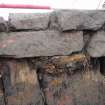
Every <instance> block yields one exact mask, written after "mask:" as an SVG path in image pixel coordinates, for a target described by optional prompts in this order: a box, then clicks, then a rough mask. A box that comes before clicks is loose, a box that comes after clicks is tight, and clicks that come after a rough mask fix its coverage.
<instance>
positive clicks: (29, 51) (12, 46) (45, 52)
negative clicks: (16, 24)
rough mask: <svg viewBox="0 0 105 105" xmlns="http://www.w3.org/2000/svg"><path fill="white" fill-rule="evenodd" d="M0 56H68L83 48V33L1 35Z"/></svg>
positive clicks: (46, 32) (44, 32)
mask: <svg viewBox="0 0 105 105" xmlns="http://www.w3.org/2000/svg"><path fill="white" fill-rule="evenodd" d="M0 37H1V38H0V55H2V56H3V55H4V56H11V57H17V58H18V57H33V56H54V55H69V54H71V53H72V52H78V51H81V50H82V48H83V44H84V43H83V32H81V31H77V32H67V33H62V34H61V33H59V32H58V31H51V30H47V31H36V32H13V33H7V34H6V33H1V35H0Z"/></svg>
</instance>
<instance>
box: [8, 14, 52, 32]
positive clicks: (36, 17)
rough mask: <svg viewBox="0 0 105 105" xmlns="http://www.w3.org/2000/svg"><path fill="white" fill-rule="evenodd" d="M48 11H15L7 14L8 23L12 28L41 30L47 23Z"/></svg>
mask: <svg viewBox="0 0 105 105" xmlns="http://www.w3.org/2000/svg"><path fill="white" fill-rule="evenodd" d="M49 15H50V14H49V13H46V14H45V13H43V14H41V13H36V14H32V13H30V14H27V13H26V14H25V13H22V14H21V13H17V14H16V13H15V14H10V15H9V24H10V28H11V29H12V30H24V29H28V30H29V29H32V30H41V29H43V30H44V29H46V28H47V27H48V23H49Z"/></svg>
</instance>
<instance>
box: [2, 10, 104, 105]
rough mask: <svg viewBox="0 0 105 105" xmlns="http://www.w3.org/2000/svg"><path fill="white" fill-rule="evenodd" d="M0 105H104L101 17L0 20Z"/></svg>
mask: <svg viewBox="0 0 105 105" xmlns="http://www.w3.org/2000/svg"><path fill="white" fill-rule="evenodd" d="M0 105H105V11H104V10H55V11H53V12H49V13H35V14H32V13H30V14H29V13H28V14H27V13H26V14H25V13H24V14H20V13H19V14H10V15H9V17H8V21H5V20H4V19H3V18H2V17H0Z"/></svg>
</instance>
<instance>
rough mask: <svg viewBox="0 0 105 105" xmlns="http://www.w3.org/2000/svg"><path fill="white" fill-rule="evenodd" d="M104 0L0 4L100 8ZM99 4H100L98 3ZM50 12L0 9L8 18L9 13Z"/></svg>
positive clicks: (16, 0) (28, 0)
mask: <svg viewBox="0 0 105 105" xmlns="http://www.w3.org/2000/svg"><path fill="white" fill-rule="evenodd" d="M103 2H104V0H0V4H2V3H4V4H33V5H44V6H50V7H52V8H53V9H101V5H102V4H103ZM99 4H100V5H99ZM36 12H50V11H48V10H32V9H30V10H29V9H0V16H3V17H4V18H5V19H6V20H7V19H8V14H9V13H36Z"/></svg>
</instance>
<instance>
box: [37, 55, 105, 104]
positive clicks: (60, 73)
mask: <svg viewBox="0 0 105 105" xmlns="http://www.w3.org/2000/svg"><path fill="white" fill-rule="evenodd" d="M45 62H46V63H45ZM42 63H43V65H42V64H41V66H39V72H38V73H39V77H40V83H41V86H42V89H43V92H44V95H45V99H46V104H47V105H104V103H105V97H104V96H105V95H104V92H105V83H104V82H103V81H104V80H105V78H104V76H102V75H101V74H100V71H99V68H98V67H99V65H97V66H96V65H95V68H97V69H95V70H94V68H92V67H91V66H90V65H88V64H89V61H88V60H87V57H86V56H84V55H82V54H79V55H78V54H77V55H73V56H63V57H62V56H59V57H51V58H49V59H48V60H45V61H42ZM68 65H69V66H68ZM55 71H56V74H55Z"/></svg>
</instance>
